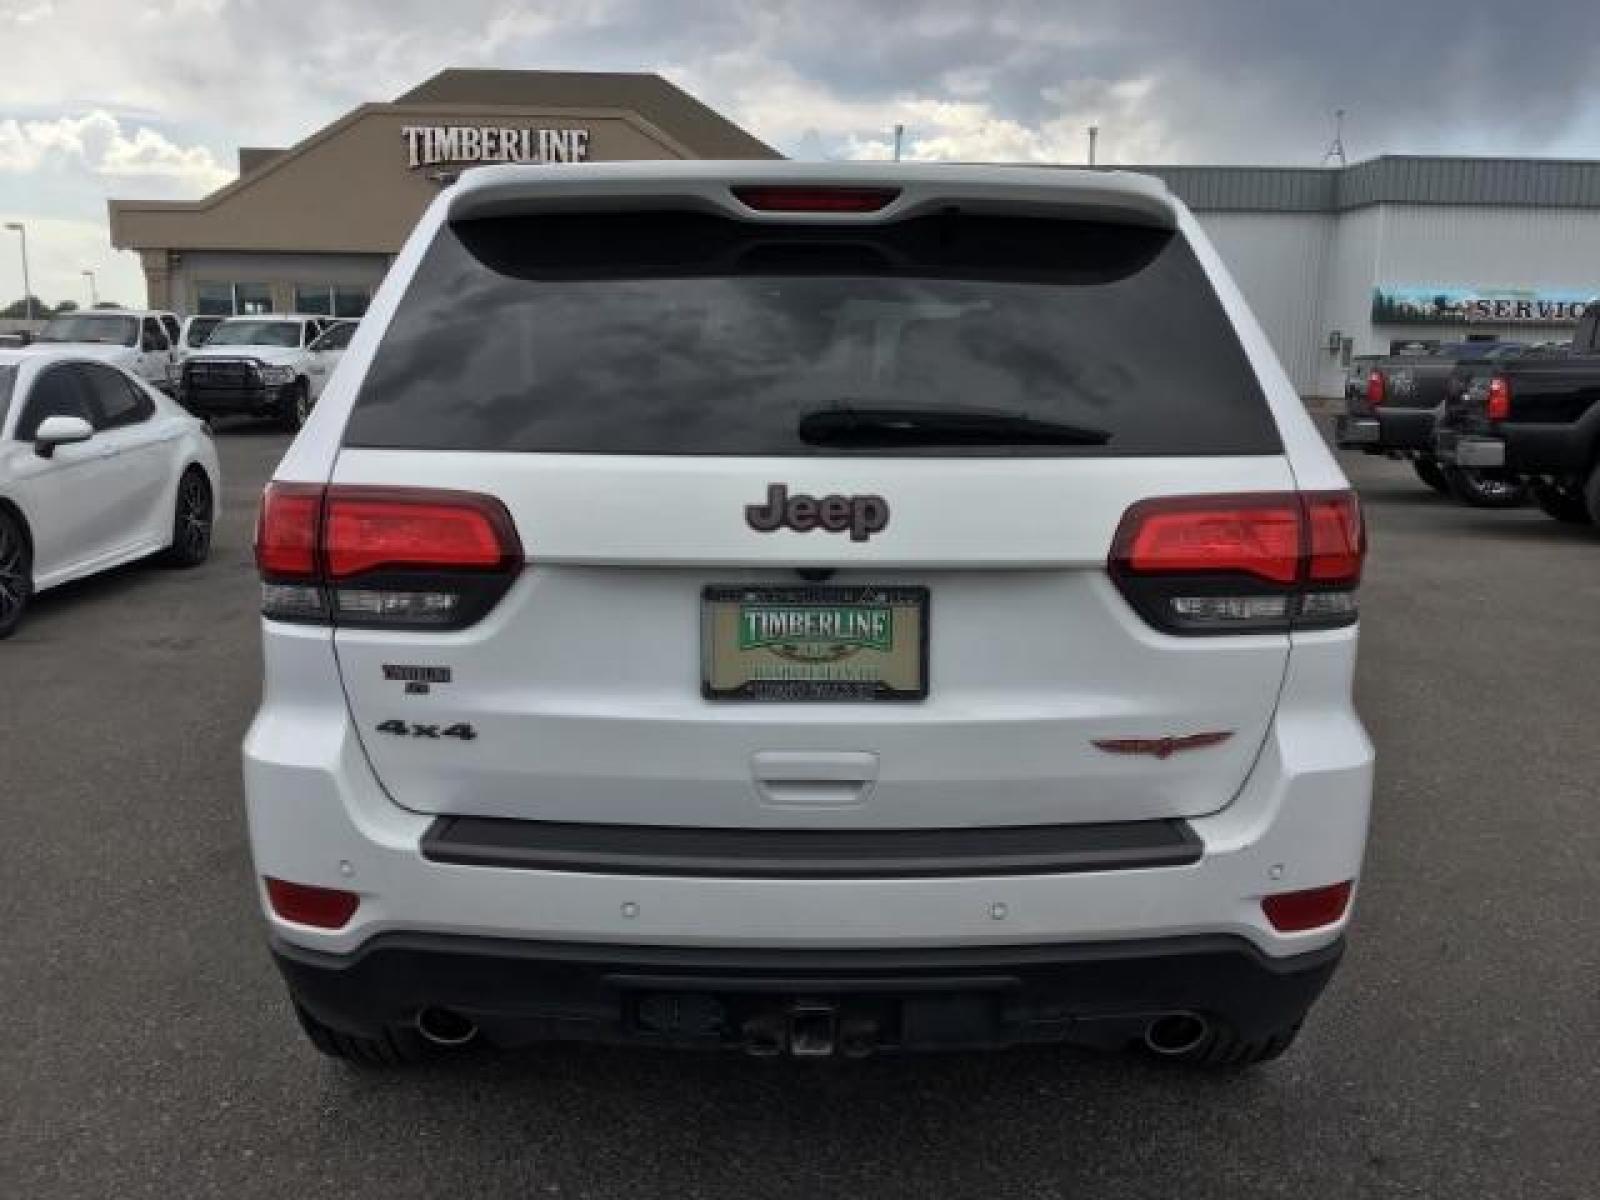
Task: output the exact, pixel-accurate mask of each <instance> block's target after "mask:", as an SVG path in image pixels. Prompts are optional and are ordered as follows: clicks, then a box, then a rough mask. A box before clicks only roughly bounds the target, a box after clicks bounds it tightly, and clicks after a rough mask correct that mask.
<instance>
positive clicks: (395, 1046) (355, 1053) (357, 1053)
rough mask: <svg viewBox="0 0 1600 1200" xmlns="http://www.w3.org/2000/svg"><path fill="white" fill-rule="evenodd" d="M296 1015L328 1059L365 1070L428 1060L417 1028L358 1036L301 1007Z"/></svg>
mask: <svg viewBox="0 0 1600 1200" xmlns="http://www.w3.org/2000/svg"><path fill="white" fill-rule="evenodd" d="M294 1015H295V1017H296V1018H297V1019H298V1020H299V1022H300V1028H301V1029H303V1030H305V1034H306V1037H307V1038H308V1039H309V1040H310V1042H311V1044H312V1045H313V1046H315V1047H316V1048H317V1050H318V1051H320V1052H321V1053H323V1054H326V1055H327V1056H328V1057H329V1058H337V1059H340V1060H341V1061H343V1062H348V1063H355V1064H356V1065H357V1066H362V1067H404V1066H408V1065H409V1064H411V1063H417V1062H421V1061H422V1060H423V1059H425V1058H427V1057H428V1051H429V1046H428V1043H427V1042H426V1041H424V1040H423V1037H422V1035H421V1034H420V1033H418V1032H416V1030H414V1029H386V1030H385V1031H384V1032H383V1033H382V1035H380V1036H379V1037H359V1036H357V1035H356V1034H352V1033H341V1032H340V1031H339V1030H337V1029H333V1028H330V1027H329V1026H327V1025H324V1024H323V1023H322V1022H321V1021H319V1020H317V1018H316V1017H314V1016H312V1015H311V1014H310V1013H308V1012H307V1011H306V1010H305V1009H303V1008H301V1007H300V1005H299V1004H296V1005H295V1006H294Z"/></svg>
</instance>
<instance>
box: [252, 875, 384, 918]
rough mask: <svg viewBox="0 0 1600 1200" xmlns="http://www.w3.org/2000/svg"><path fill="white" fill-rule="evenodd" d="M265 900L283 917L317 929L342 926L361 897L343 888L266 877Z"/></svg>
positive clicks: (354, 909) (351, 915) (359, 903)
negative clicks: (316, 885)
mask: <svg viewBox="0 0 1600 1200" xmlns="http://www.w3.org/2000/svg"><path fill="white" fill-rule="evenodd" d="M265 879H266V884H267V903H269V904H271V905H272V911H273V912H275V913H277V914H278V916H280V917H282V918H283V919H284V920H285V921H293V922H294V923H295V924H296V925H311V926H315V927H316V928H317V929H343V928H344V927H345V926H346V925H347V924H349V922H350V918H351V917H353V916H355V913H356V909H357V908H359V907H360V906H361V897H360V896H358V895H356V894H355V893H354V892H347V891H344V890H343V889H342V888H327V887H314V886H312V885H311V884H309V883H290V882H289V881H288V880H287V879H274V878H273V877H272V876H270V875H268V876H266V877H265Z"/></svg>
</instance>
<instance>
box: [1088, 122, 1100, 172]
mask: <svg viewBox="0 0 1600 1200" xmlns="http://www.w3.org/2000/svg"><path fill="white" fill-rule="evenodd" d="M1099 140H1100V126H1098V125H1091V126H1089V165H1090V166H1091V167H1092V166H1094V144H1095V143H1096V142H1097V141H1099Z"/></svg>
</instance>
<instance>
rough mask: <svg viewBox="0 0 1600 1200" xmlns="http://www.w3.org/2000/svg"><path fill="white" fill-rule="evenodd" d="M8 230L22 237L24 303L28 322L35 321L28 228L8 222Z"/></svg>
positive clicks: (17, 222)
mask: <svg viewBox="0 0 1600 1200" xmlns="http://www.w3.org/2000/svg"><path fill="white" fill-rule="evenodd" d="M6 228H7V229H15V230H16V231H17V232H18V233H20V234H21V235H22V303H23V304H24V305H25V306H26V308H25V310H24V311H26V312H27V314H28V320H30V321H31V320H33V285H32V284H30V283H29V282H28V227H27V226H26V225H24V224H23V223H22V222H21V221H7V222H6Z"/></svg>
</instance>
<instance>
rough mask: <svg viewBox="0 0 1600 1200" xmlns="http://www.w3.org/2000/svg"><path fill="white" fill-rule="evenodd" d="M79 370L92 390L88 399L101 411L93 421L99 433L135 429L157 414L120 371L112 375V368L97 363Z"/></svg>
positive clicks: (84, 365)
mask: <svg viewBox="0 0 1600 1200" xmlns="http://www.w3.org/2000/svg"><path fill="white" fill-rule="evenodd" d="M78 370H80V371H82V372H83V377H84V381H85V382H86V383H87V384H88V386H89V395H90V396H91V397H92V398H93V400H94V406H95V408H96V409H97V410H98V413H97V414H96V416H95V421H94V425H95V428H96V429H117V428H120V427H122V426H124V425H135V424H137V423H138V422H140V421H143V420H145V419H146V418H148V417H149V416H150V415H151V414H152V413H153V412H154V411H155V405H154V404H152V403H151V401H150V397H149V396H146V395H145V394H144V393H143V392H142V391H140V390H139V388H138V387H137V386H136V385H135V384H133V383H132V382H130V381H129V380H128V379H127V378H126V377H125V376H124V375H123V374H122V373H121V372H120V371H113V370H112V369H111V368H110V367H102V366H98V365H96V364H94V363H81V364H79V366H78Z"/></svg>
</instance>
